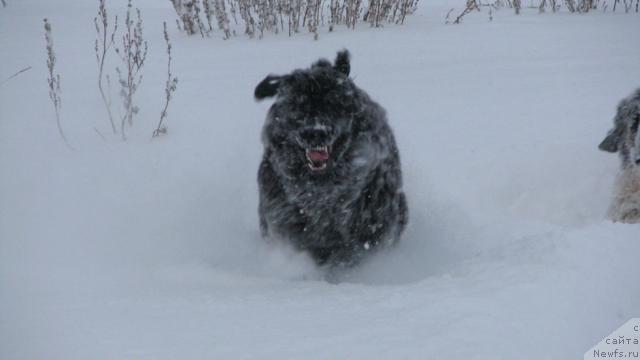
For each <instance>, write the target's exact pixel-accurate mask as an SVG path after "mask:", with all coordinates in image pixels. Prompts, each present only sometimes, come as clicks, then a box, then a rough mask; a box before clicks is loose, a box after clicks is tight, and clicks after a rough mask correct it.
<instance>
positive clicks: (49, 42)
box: [44, 19, 73, 150]
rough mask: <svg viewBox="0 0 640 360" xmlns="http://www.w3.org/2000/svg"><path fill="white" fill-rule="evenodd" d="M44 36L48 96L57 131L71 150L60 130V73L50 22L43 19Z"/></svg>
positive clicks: (71, 147)
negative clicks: (56, 68)
mask: <svg viewBox="0 0 640 360" xmlns="http://www.w3.org/2000/svg"><path fill="white" fill-rule="evenodd" d="M44 38H45V41H46V48H47V70H48V77H47V84H48V85H49V98H50V99H51V102H52V103H53V109H54V111H55V114H56V125H57V127H58V133H59V134H60V137H61V138H62V140H63V141H64V143H65V144H66V145H67V147H69V148H70V149H72V150H73V146H71V144H69V141H68V140H67V136H66V135H65V134H64V131H63V130H62V124H61V122H60V108H61V107H62V98H61V97H60V93H61V90H60V74H58V73H56V72H55V67H56V53H55V51H54V50H53V34H52V32H51V24H50V23H49V20H47V19H44Z"/></svg>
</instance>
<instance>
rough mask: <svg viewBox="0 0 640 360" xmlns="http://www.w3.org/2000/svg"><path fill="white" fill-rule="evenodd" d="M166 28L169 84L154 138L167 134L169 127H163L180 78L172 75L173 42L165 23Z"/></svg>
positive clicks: (167, 84)
mask: <svg viewBox="0 0 640 360" xmlns="http://www.w3.org/2000/svg"><path fill="white" fill-rule="evenodd" d="M163 26H164V41H165V42H166V43H167V55H168V60H167V82H166V83H165V87H164V95H165V102H164V108H162V112H160V121H159V122H158V126H157V127H156V129H155V130H153V135H152V137H157V136H160V135H161V134H166V133H167V127H166V126H164V125H163V121H164V119H165V118H166V117H167V109H168V108H169V102H170V101H171V95H172V94H173V92H174V91H176V87H177V86H178V78H177V77H174V76H173V74H172V73H171V42H170V41H169V33H168V32H167V23H166V22H165V23H163Z"/></svg>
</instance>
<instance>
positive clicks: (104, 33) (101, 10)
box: [93, 0, 118, 134]
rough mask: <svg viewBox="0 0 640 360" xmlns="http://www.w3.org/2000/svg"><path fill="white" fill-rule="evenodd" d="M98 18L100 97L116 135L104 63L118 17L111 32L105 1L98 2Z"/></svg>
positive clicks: (96, 18)
mask: <svg viewBox="0 0 640 360" xmlns="http://www.w3.org/2000/svg"><path fill="white" fill-rule="evenodd" d="M98 1H99V5H98V16H97V17H95V18H93V22H94V24H95V26H96V34H97V37H96V42H95V51H96V60H97V61H98V89H99V90H100V97H101V98H102V102H103V103H104V107H105V109H106V110H107V114H108V115H109V123H110V125H111V130H112V131H113V133H114V134H116V133H117V132H118V130H117V129H116V123H115V120H114V118H113V113H112V112H111V80H110V79H109V75H108V74H107V75H105V73H104V62H105V59H106V57H107V53H108V52H109V49H111V47H112V46H113V45H114V41H115V36H116V31H117V30H118V16H116V17H115V19H114V21H113V28H112V29H111V30H109V16H108V14H107V9H106V8H105V0H98ZM103 79H106V82H107V91H106V93H105V89H104V85H103Z"/></svg>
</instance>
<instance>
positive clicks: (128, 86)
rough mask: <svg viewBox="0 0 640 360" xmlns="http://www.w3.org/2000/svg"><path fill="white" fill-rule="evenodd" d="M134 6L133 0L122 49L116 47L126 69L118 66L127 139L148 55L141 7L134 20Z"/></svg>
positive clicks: (135, 110)
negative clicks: (128, 127)
mask: <svg viewBox="0 0 640 360" xmlns="http://www.w3.org/2000/svg"><path fill="white" fill-rule="evenodd" d="M132 12H133V6H132V5H131V0H129V3H128V5H127V17H126V19H125V27H126V32H125V34H124V35H123V36H122V49H120V48H116V53H117V54H118V55H119V56H120V59H121V60H122V65H123V66H124V69H120V67H117V68H116V71H117V73H118V78H119V82H120V97H121V98H122V105H123V108H124V114H123V115H122V119H121V123H120V132H121V135H122V139H123V140H126V135H125V125H126V124H129V126H132V125H133V117H134V115H135V114H137V113H138V110H139V109H138V106H137V105H135V103H134V95H135V93H136V91H137V90H138V87H139V86H140V83H141V82H142V72H141V71H142V68H143V66H144V61H145V59H146V57H147V48H148V47H147V42H146V41H145V40H144V37H143V33H142V17H141V14H140V9H137V8H136V9H135V13H136V15H137V17H136V21H135V22H134V20H133V18H132V16H131V13H132Z"/></svg>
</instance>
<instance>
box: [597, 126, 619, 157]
mask: <svg viewBox="0 0 640 360" xmlns="http://www.w3.org/2000/svg"><path fill="white" fill-rule="evenodd" d="M623 133H624V129H623V128H622V127H621V126H618V127H616V128H614V129H613V130H611V131H609V134H607V137H605V138H604V140H602V142H601V143H600V145H598V149H600V150H602V151H607V152H612V153H614V152H618V150H619V149H620V141H622V135H623Z"/></svg>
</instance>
